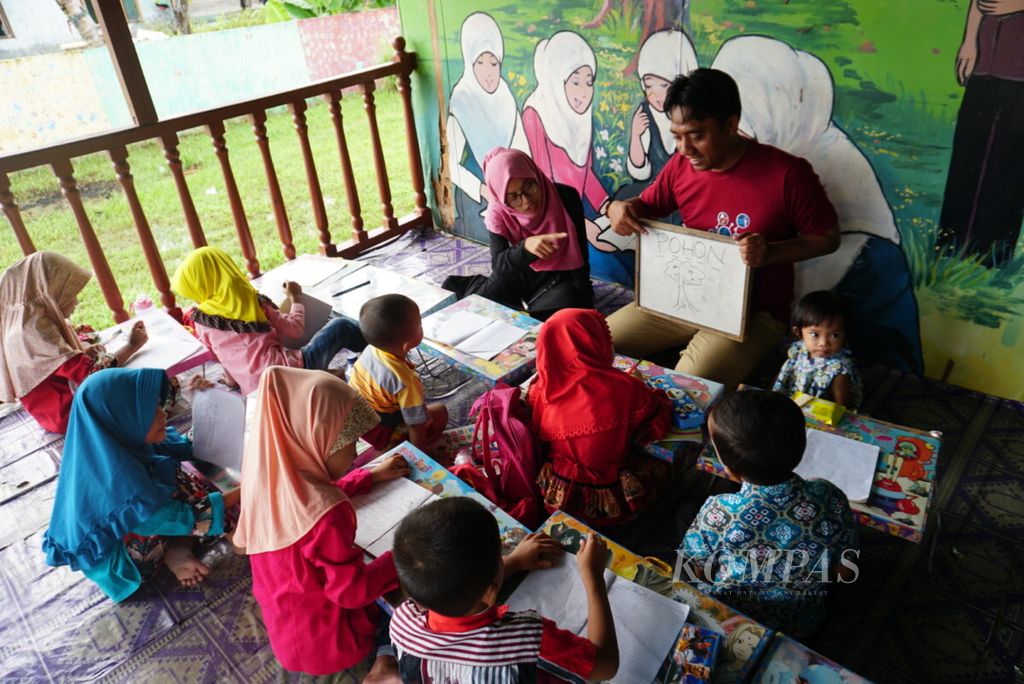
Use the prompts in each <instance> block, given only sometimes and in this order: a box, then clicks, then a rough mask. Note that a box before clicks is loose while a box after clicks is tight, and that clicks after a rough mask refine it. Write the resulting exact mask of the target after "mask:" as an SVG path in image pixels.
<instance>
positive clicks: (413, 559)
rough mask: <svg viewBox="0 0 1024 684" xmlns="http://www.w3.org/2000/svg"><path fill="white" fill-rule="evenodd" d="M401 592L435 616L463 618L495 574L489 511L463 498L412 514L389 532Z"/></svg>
mask: <svg viewBox="0 0 1024 684" xmlns="http://www.w3.org/2000/svg"><path fill="white" fill-rule="evenodd" d="M392 551H393V553H394V558H395V568H396V569H397V570H398V579H399V581H400V582H401V583H402V588H404V589H405V593H407V594H408V595H409V596H410V597H411V598H412V599H413V600H414V601H416V602H417V603H419V604H420V605H421V606H423V607H424V608H428V609H430V610H432V611H434V612H435V613H440V614H441V615H447V616H450V617H458V616H462V615H468V614H469V612H470V611H472V610H473V609H474V608H475V607H476V605H477V603H478V602H479V601H480V598H481V597H482V596H483V595H484V593H485V592H486V591H487V588H488V587H489V586H490V585H491V584H492V583H493V582H494V581H495V580H496V579H497V578H498V574H499V572H500V571H501V534H500V533H499V532H498V523H497V521H496V520H495V519H494V516H493V515H491V513H490V511H488V510H487V509H486V508H484V507H483V506H482V505H480V503H479V502H477V501H474V500H473V499H470V498H469V497H465V496H455V497H451V498H446V499H441V500H440V501H435V502H433V503H431V504H428V505H426V506H423V507H421V508H418V509H416V510H415V511H413V512H412V513H410V514H409V515H407V516H406V517H405V519H404V520H402V522H401V523H400V524H399V525H398V529H397V530H396V531H395V543H394V547H393V549H392Z"/></svg>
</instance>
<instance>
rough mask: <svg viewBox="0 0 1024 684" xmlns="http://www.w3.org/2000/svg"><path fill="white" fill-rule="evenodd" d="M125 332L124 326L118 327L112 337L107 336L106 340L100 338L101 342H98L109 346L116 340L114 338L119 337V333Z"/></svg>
mask: <svg viewBox="0 0 1024 684" xmlns="http://www.w3.org/2000/svg"><path fill="white" fill-rule="evenodd" d="M123 332H124V328H118V329H117V330H115V331H114V333H113V334H112V335H111V336H110V337H108V338H107V339H105V340H100V341H99V342H97V344H102V345H103V346H104V347H105V346H107V345H108V344H110V343H111V342H113V341H114V339H115V338H116V337H117V336H118V335H120V334H121V333H123Z"/></svg>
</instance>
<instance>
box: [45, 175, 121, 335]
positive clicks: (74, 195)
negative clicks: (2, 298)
mask: <svg viewBox="0 0 1024 684" xmlns="http://www.w3.org/2000/svg"><path fill="white" fill-rule="evenodd" d="M50 167H51V168H52V169H53V172H54V174H56V176H57V179H58V180H59V181H60V189H61V192H62V193H64V197H65V199H67V201H68V204H70V205H71V211H72V213H74V215H75V221H76V222H77V223H78V232H79V233H80V234H81V235H82V242H84V243H85V251H86V252H87V253H88V254H89V262H90V263H91V264H92V270H93V273H94V274H95V275H96V281H97V282H98V283H99V285H100V290H101V291H102V292H103V298H104V299H105V300H106V301H107V308H109V309H110V311H111V312H112V313H113V314H114V320H115V321H116V322H118V323H121V322H122V321H127V320H128V312H127V311H125V310H124V300H123V299H121V290H119V289H118V287H117V281H116V280H114V274H113V273H111V272H110V264H108V263H107V257H106V255H105V254H104V253H103V247H102V246H101V245H100V241H99V240H98V239H96V232H95V231H94V230H93V228H92V223H90V221H89V216H88V214H86V213H85V206H84V205H83V204H82V195H81V193H79V191H78V183H77V181H75V171H74V168H73V167H72V166H71V160H70V159H61V160H60V161H56V162H53V163H52V164H51V165H50Z"/></svg>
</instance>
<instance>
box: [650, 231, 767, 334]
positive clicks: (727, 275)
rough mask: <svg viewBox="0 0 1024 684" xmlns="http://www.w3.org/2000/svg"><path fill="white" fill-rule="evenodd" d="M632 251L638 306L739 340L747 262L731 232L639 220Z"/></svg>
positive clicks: (743, 324)
mask: <svg viewBox="0 0 1024 684" xmlns="http://www.w3.org/2000/svg"><path fill="white" fill-rule="evenodd" d="M642 223H643V225H644V226H645V227H646V228H647V232H646V233H644V234H641V235H640V239H639V240H638V241H637V247H638V249H637V252H636V289H637V306H639V307H640V308H641V309H644V310H647V311H651V312H653V313H656V314H660V315H662V316H669V317H671V318H676V319H679V320H681V321H683V322H685V323H688V324H690V325H693V326H695V327H698V328H701V329H704V330H716V331H718V332H721V333H723V334H725V335H726V336H728V337H731V338H733V339H737V340H742V339H743V336H744V333H745V327H746V319H747V287H748V283H749V279H750V267H748V266H747V265H746V264H745V263H743V260H742V259H741V258H740V248H739V244H738V243H737V242H735V241H734V240H733V239H732V238H728V237H723V236H721V235H717V234H715V233H708V232H706V231H702V230H693V229H691V228H681V227H679V226H673V225H671V224H668V223H660V222H657V221H642Z"/></svg>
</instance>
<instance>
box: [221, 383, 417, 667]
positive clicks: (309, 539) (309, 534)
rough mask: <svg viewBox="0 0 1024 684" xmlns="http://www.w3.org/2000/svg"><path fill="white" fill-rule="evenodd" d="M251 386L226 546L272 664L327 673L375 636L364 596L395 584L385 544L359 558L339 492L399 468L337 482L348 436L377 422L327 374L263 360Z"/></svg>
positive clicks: (401, 470) (368, 648)
mask: <svg viewBox="0 0 1024 684" xmlns="http://www.w3.org/2000/svg"><path fill="white" fill-rule="evenodd" d="M258 392H259V393H258V395H257V397H256V399H255V401H256V402H257V405H256V416H255V418H254V423H253V431H252V433H251V435H250V436H249V439H248V442H247V443H246V447H245V457H244V459H243V461H242V503H241V506H242V508H241V513H240V514H239V518H238V527H237V529H236V531H235V537H234V540H233V541H234V543H235V544H236V545H237V546H240V547H242V548H244V549H245V552H246V553H247V554H248V555H249V562H250V565H251V567H252V593H253V597H254V598H255V599H256V602H257V603H259V604H260V608H261V609H262V611H263V621H264V623H265V624H266V626H267V634H268V635H269V637H270V646H271V648H272V649H273V651H274V655H275V656H276V657H277V660H278V662H280V663H281V665H282V666H283V667H284V668H285V669H286V670H291V671H295V672H305V673H307V674H311V675H327V674H333V673H335V672H340V671H341V670H344V669H346V668H349V667H352V666H353V665H356V664H357V663H359V662H360V661H362V660H363V659H364V658H366V657H367V656H368V655H370V653H371V652H372V651H373V650H374V645H375V643H376V642H377V635H378V634H379V633H383V634H386V633H387V630H386V626H382V625H381V612H380V610H379V609H378V607H377V605H376V603H375V601H376V599H377V598H378V597H380V596H381V595H383V594H384V593H386V592H388V591H391V590H393V589H396V588H397V587H398V576H397V575H396V573H395V564H394V562H393V561H392V560H391V552H390V551H387V552H385V553H383V554H381V555H380V556H379V557H378V558H377V559H376V560H374V561H373V562H371V563H365V562H364V561H363V558H364V554H363V551H362V550H361V549H359V548H357V547H356V545H355V534H356V514H355V510H354V509H353V508H352V504H351V503H350V502H349V499H348V497H349V496H353V495H355V494H365V493H366V492H369V491H370V489H371V488H372V487H373V485H374V484H375V483H378V482H384V481H387V480H393V479H395V478H398V477H401V476H403V475H406V474H408V472H409V466H408V464H407V463H406V462H405V459H403V458H402V457H401V456H394V457H392V458H389V459H387V460H385V461H384V462H383V463H381V464H380V465H379V466H377V467H376V468H374V469H372V470H370V469H364V468H356V469H355V470H353V471H352V472H350V473H348V474H347V475H345V476H344V477H342V473H344V472H345V471H346V470H347V469H348V468H349V466H350V465H351V464H352V459H353V457H354V456H355V442H356V439H357V438H358V437H359V435H361V434H362V433H363V432H365V431H366V430H368V429H369V428H371V427H373V426H374V425H375V424H376V423H377V422H378V421H379V420H380V419H379V418H378V417H377V414H376V412H374V410H373V409H372V408H370V406H369V404H367V403H366V401H365V400H364V399H363V398H362V397H360V396H359V395H358V394H357V393H356V391H355V390H354V389H352V388H351V387H349V386H348V385H347V384H346V383H345V381H344V380H341V379H339V378H337V377H335V376H334V375H332V374H331V373H328V372H325V371H317V370H306V369H301V368H286V367H284V366H273V367H271V368H269V369H268V370H267V371H266V372H265V373H264V374H263V376H262V378H261V379H260V385H259V390H258ZM339 478H340V479H339ZM387 643H388V646H384V647H382V648H378V650H377V660H376V662H375V663H374V671H373V672H374V673H375V674H380V675H383V674H385V673H388V671H389V670H390V673H392V674H397V671H398V661H397V660H395V659H394V651H393V650H392V651H391V652H390V654H388V653H387V652H386V651H385V650H384V649H388V648H391V647H390V641H388V642H387ZM378 645H379V644H378Z"/></svg>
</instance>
